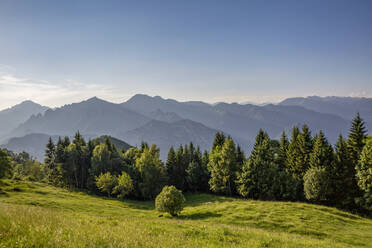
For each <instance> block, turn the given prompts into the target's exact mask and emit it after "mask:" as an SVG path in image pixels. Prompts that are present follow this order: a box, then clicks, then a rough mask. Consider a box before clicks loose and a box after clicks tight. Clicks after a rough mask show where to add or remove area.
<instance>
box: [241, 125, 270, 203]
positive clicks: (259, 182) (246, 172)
mask: <svg viewBox="0 0 372 248" xmlns="http://www.w3.org/2000/svg"><path fill="white" fill-rule="evenodd" d="M270 144H271V142H270V138H269V137H268V136H267V135H263V132H262V130H260V131H259V133H258V135H257V137H256V143H255V145H254V147H255V148H254V152H252V153H251V155H250V157H249V158H248V160H247V162H246V163H245V165H244V166H243V168H242V172H241V173H239V175H238V179H237V185H238V192H239V194H240V195H241V196H243V197H245V198H254V199H274V195H273V192H272V184H273V178H274V177H275V175H274V170H273V169H274V164H273V162H274V152H273V149H272V147H271V145H270Z"/></svg>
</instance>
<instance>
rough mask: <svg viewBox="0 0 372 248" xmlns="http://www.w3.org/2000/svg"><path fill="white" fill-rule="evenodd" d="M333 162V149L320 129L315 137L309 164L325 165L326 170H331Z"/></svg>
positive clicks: (314, 165) (311, 165) (315, 165)
mask: <svg viewBox="0 0 372 248" xmlns="http://www.w3.org/2000/svg"><path fill="white" fill-rule="evenodd" d="M332 162H333V149H332V146H331V145H330V144H329V143H328V141H327V139H326V137H325V136H324V134H323V132H322V131H320V132H319V134H318V135H317V136H316V137H315V140H314V148H313V151H312V152H311V154H310V160H309V165H310V167H324V168H325V169H326V171H328V172H329V171H330V170H331V166H332Z"/></svg>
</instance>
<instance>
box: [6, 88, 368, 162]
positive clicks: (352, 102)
mask: <svg viewBox="0 0 372 248" xmlns="http://www.w3.org/2000/svg"><path fill="white" fill-rule="evenodd" d="M357 112H360V114H361V116H362V117H363V118H364V119H365V121H366V125H367V127H368V126H370V125H372V99H371V98H352V97H307V98H289V99H286V100H284V101H282V102H280V103H278V104H276V105H274V104H266V105H263V106H258V105H253V104H237V103H231V104H229V103H217V104H208V103H205V102H200V101H190V102H179V101H176V100H173V99H163V98H162V97H160V96H155V97H151V96H147V95H143V94H138V95H135V96H133V97H132V98H130V99H129V100H128V101H126V102H123V103H121V104H115V103H111V102H107V101H104V100H101V99H99V98H96V97H93V98H90V99H88V100H86V101H82V102H80V103H73V104H68V105H64V106H62V107H60V108H56V109H51V108H48V107H44V106H41V105H39V104H36V103H33V102H31V101H26V102H22V103H21V104H19V105H16V106H14V107H12V108H9V109H6V110H3V111H0V127H1V132H0V141H1V142H0V143H3V144H4V145H3V147H7V148H9V149H12V150H14V151H22V150H25V151H27V152H29V153H31V154H32V155H33V156H35V157H37V158H38V159H42V154H43V152H44V145H45V143H46V140H47V139H48V137H49V136H53V137H54V138H56V137H58V136H72V135H73V134H74V133H75V132H76V131H78V130H79V131H80V132H81V133H82V134H83V135H84V136H85V137H91V138H93V137H99V136H101V135H109V136H112V137H116V138H117V139H120V140H124V141H125V142H127V143H129V144H130V145H134V146H135V145H138V144H140V143H141V142H142V141H146V142H148V143H151V144H152V143H154V144H157V145H159V147H160V148H161V157H162V159H165V158H166V154H167V152H168V150H169V148H170V147H171V146H178V145H180V144H186V143H189V142H191V141H192V142H193V143H194V144H195V145H199V146H200V147H201V148H202V149H209V148H210V146H211V145H212V142H213V138H214V136H215V133H216V132H217V131H223V132H224V133H226V135H229V136H231V137H233V138H234V139H235V140H236V141H237V143H238V144H239V145H240V146H241V147H242V148H243V149H244V150H245V151H247V152H248V151H249V150H250V149H251V147H252V144H253V143H254V139H255V136H256V134H257V132H258V130H259V129H260V128H262V129H264V130H265V131H267V132H268V133H269V135H270V136H271V137H272V138H279V136H280V134H281V132H282V131H283V130H286V131H289V130H290V129H291V128H292V127H293V126H294V125H298V126H300V125H303V124H307V125H308V126H309V127H310V129H311V131H312V132H313V134H315V133H316V132H318V131H319V130H323V131H324V132H325V133H326V135H327V137H328V138H329V140H330V142H332V143H334V142H335V141H336V139H337V137H338V135H339V134H340V133H341V134H343V135H347V131H348V129H349V126H350V121H351V119H352V118H353V117H354V116H355V114H356V113H357ZM32 144H34V145H32Z"/></svg>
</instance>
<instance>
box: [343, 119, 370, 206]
mask: <svg viewBox="0 0 372 248" xmlns="http://www.w3.org/2000/svg"><path fill="white" fill-rule="evenodd" d="M366 133H367V131H366V128H365V126H364V121H363V120H362V118H361V117H360V115H359V113H357V115H356V117H355V118H354V120H353V121H352V123H351V127H350V131H349V136H348V139H347V147H348V154H349V158H350V161H351V166H350V171H349V173H350V176H352V177H353V179H352V180H353V181H352V183H351V185H350V187H351V188H350V190H349V192H350V196H349V197H350V198H354V200H357V199H358V198H360V197H361V196H362V192H361V190H360V188H359V187H358V182H357V179H356V173H357V168H359V166H360V164H359V160H360V154H361V153H362V150H363V147H364V145H365V140H366V137H367V135H366ZM354 203H355V201H354ZM351 205H352V206H351V208H356V207H357V206H356V205H355V204H354V205H353V204H351Z"/></svg>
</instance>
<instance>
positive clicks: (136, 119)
mask: <svg viewBox="0 0 372 248" xmlns="http://www.w3.org/2000/svg"><path fill="white" fill-rule="evenodd" d="M149 120H150V119H149V118H148V117H145V116H144V115H142V114H139V113H136V112H134V111H131V110H128V109H125V108H123V107H122V106H120V105H118V104H114V103H110V102H106V101H103V100H100V99H98V98H96V97H94V98H91V99H88V100H86V101H83V102H80V103H73V104H70V105H65V106H63V107H61V108H58V109H55V110H51V109H50V110H47V111H46V112H45V114H44V115H39V116H33V117H31V118H30V119H29V120H28V121H26V122H25V123H24V124H21V125H20V126H19V127H18V128H17V129H16V130H14V131H13V132H12V133H11V134H10V137H17V136H18V137H19V136H24V135H26V134H29V133H46V134H49V135H62V136H65V135H73V134H74V133H75V132H76V131H78V130H79V131H80V132H81V133H82V134H83V135H88V136H100V135H111V136H114V137H118V138H121V137H122V135H123V134H124V133H125V132H127V131H128V130H131V129H134V128H137V127H139V126H142V125H144V124H145V123H146V122H148V121H149Z"/></svg>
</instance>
